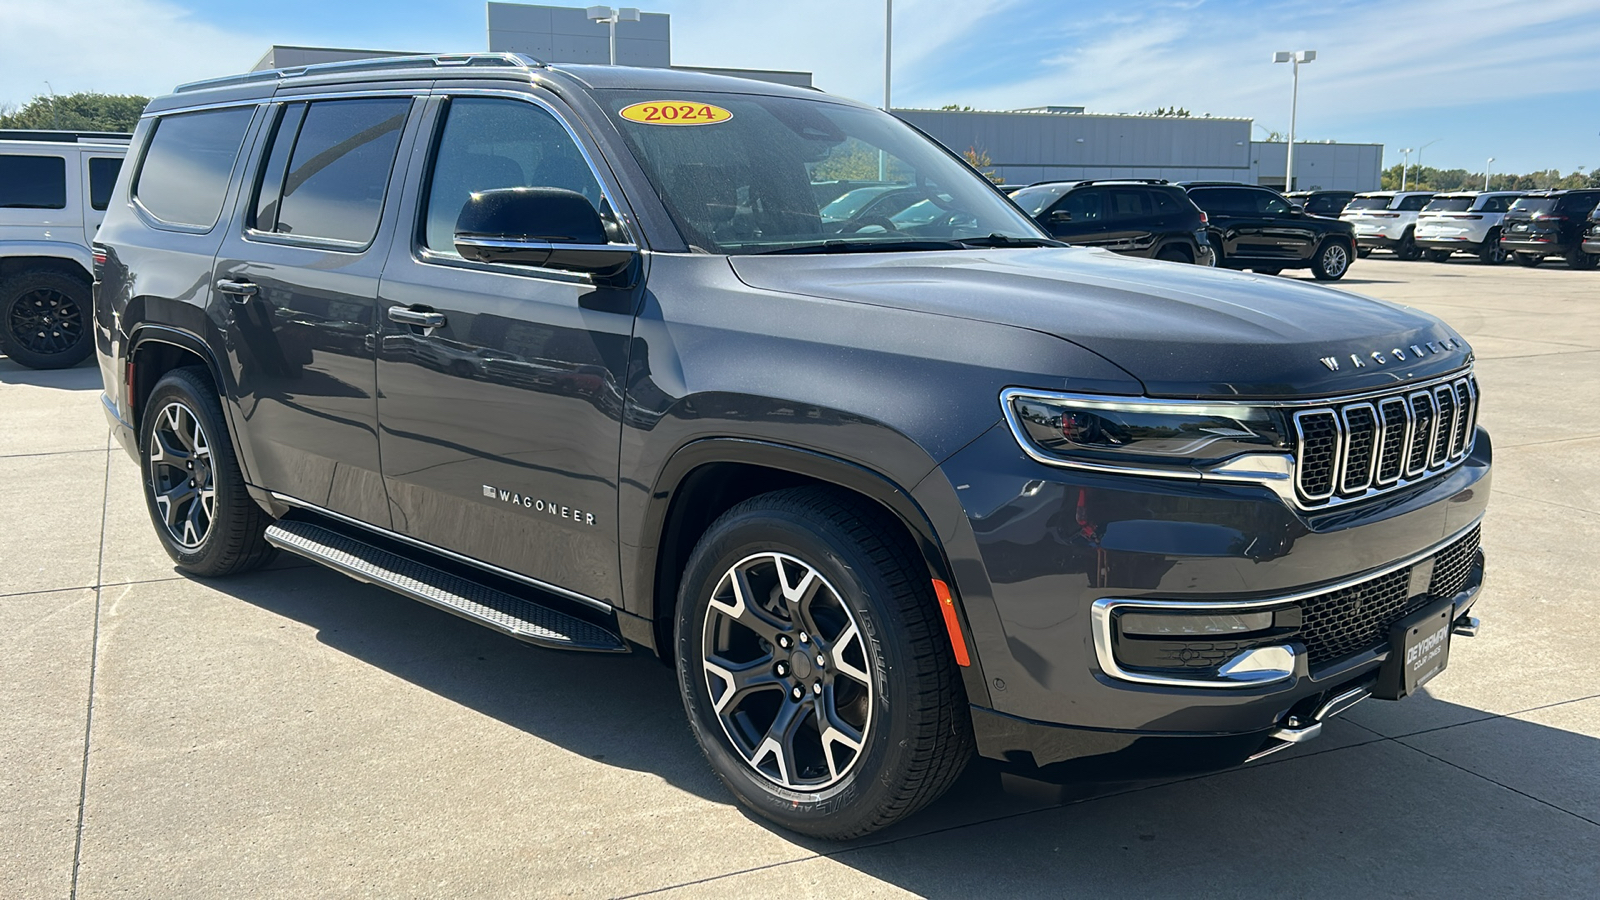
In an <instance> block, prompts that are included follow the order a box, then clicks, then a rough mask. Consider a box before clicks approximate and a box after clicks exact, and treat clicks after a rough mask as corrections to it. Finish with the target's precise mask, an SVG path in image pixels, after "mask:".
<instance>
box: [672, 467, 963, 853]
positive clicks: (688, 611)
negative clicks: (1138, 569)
mask: <svg viewBox="0 0 1600 900" xmlns="http://www.w3.org/2000/svg"><path fill="white" fill-rule="evenodd" d="M736 573H739V574H742V576H743V578H744V581H743V582H742V583H743V584H745V585H747V586H748V587H747V588H746V592H747V593H748V594H749V596H750V598H760V597H767V598H768V600H767V601H762V603H761V605H756V604H753V603H749V602H745V598H744V594H742V593H741V594H735V593H734V588H733V584H734V576H735V574H736ZM780 573H781V574H780ZM808 584H814V585H815V587H814V589H812V590H807V591H804V594H803V596H805V597H807V598H809V599H805V600H792V599H791V598H792V597H793V596H795V595H799V594H801V591H802V590H803V589H804V588H805V586H806V585H808ZM796 586H798V587H796ZM769 602H770V603H772V604H774V605H772V606H768V605H766V604H767V603H769ZM801 603H804V607H803V608H804V609H805V610H806V612H804V613H802V612H801V609H802V607H801V606H800V604H801ZM676 627H677V650H678V683H679V688H680V690H681V692H682V694H683V704H684V710H685V712H686V713H687V714H688V718H689V724H690V727H691V728H692V730H693V731H694V735H695V738H696V739H697V740H699V742H700V747H701V749H702V750H703V751H704V752H705V755H706V759H707V760H708V761H709V762H710V763H711V767H712V769H713V770H715V771H716V773H717V775H718V777H720V778H721V779H722V782H723V784H725V785H727V787H728V789H729V790H730V791H732V792H733V794H734V796H735V797H737V798H738V800H739V802H740V803H741V804H743V805H744V806H745V808H747V809H749V810H750V811H751V812H754V813H755V814H757V815H760V816H762V817H763V818H766V819H768V820H770V821H772V822H774V823H776V824H778V825H781V826H783V827H784V828H787V829H790V830H792V831H796V832H800V833H802V834H806V835H811V836H813V837H819V838H826V839H830V840H844V839H848V838H854V837H860V836H861V835H864V834H868V833H870V832H872V831H876V830H878V829H880V828H883V827H885V826H887V825H890V824H892V823H894V822H897V821H899V820H900V819H903V818H905V817H906V816H908V815H910V814H911V813H913V812H915V811H917V810H918V809H921V808H922V807H923V806H926V805H927V804H928V803H930V802H932V801H933V800H934V799H935V798H937V797H939V796H940V795H941V794H943V793H944V792H945V791H946V790H947V789H948V788H949V787H950V785H951V784H952V783H954V782H955V780H956V777H957V776H959V775H960V774H961V771H962V769H963V768H965V766H966V764H967V761H968V759H969V758H970V757H971V756H972V748H973V738H972V722H971V719H970V717H969V714H968V711H967V699H966V693H965V691H964V689H963V687H962V684H961V677H960V673H959V672H958V670H957V668H956V665H955V660H954V659H953V658H952V653H951V650H950V644H949V638H948V637H947V636H946V631H945V629H944V625H943V619H942V617H941V615H940V613H939V611H938V604H937V601H936V600H935V599H934V595H933V591H932V585H931V584H930V582H929V579H928V576H927V566H926V565H924V564H923V562H922V559H921V557H920V556H919V555H918V554H917V553H916V551H915V549H914V547H913V546H912V544H911V542H910V540H909V538H907V537H906V536H905V535H904V532H903V531H902V530H901V529H900V527H899V524H898V523H897V522H894V521H893V520H891V519H889V518H888V517H887V515H886V514H884V513H883V512H882V511H881V510H880V509H878V508H877V507H876V506H875V505H874V504H872V503H871V502H870V501H866V500H863V499H861V498H859V497H856V496H855V495H852V494H848V493H845V492H842V491H836V490H834V489H829V488H796V489H791V490H784V491H778V492H775V493H771V494H764V495H762V496H759V497H755V498H753V499H751V500H747V501H745V502H743V503H741V504H739V505H738V506H735V507H734V508H733V509H731V510H729V511H728V512H726V513H724V514H723V515H722V517H721V518H719V519H717V521H716V522H715V523H713V524H712V526H711V527H710V528H709V529H708V530H707V531H706V533H705V535H704V536H703V537H702V538H701V539H700V543H699V544H698V546H696V547H695V550H694V554H693V555H692V556H691V557H690V559H689V563H688V566H687V569H686V570H685V573H684V577H683V582H682V585H681V587H680V589H679V593H678V608H677V623H676ZM813 630H814V631H815V632H819V633H818V634H816V635H813V634H812V633H811V631H813ZM761 635H764V637H763V636H761ZM785 645H787V646H785ZM806 648H810V649H809V650H806ZM819 650H820V652H818V651H819ZM797 651H804V652H797ZM786 653H787V654H788V655H787V656H785V654H786ZM819 659H820V660H821V662H820V663H819V662H817V660H819ZM736 676H738V677H740V678H741V679H747V680H744V682H743V685H744V686H742V687H740V688H738V689H735V688H734V685H735V684H736V683H737V682H736V681H735V677H736ZM807 685H810V686H809V687H807ZM819 710H821V711H822V714H821V715H819ZM823 717H826V718H827V719H828V720H829V722H830V725H829V728H828V730H827V731H826V732H824V731H823V729H822V728H821V727H820V726H819V725H818V722H819V721H820V720H821V718H823ZM785 721H787V722H792V723H794V724H793V725H792V726H791V727H788V728H781V730H780V732H779V733H781V734H784V735H786V737H785V741H784V742H783V743H778V742H777V741H775V740H773V729H774V728H780V726H782V723H783V722H785ZM825 734H827V735H829V736H827V737H825V736H824V735H825ZM852 743H854V744H855V746H852Z"/></svg>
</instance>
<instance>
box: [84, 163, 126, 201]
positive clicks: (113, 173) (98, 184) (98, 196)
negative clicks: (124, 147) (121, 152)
mask: <svg viewBox="0 0 1600 900" xmlns="http://www.w3.org/2000/svg"><path fill="white" fill-rule="evenodd" d="M120 171H122V160H121V159H120V158H118V157H114V156H95V157H91V158H90V159H89V205H90V206H92V207H94V208H95V209H105V208H106V207H108V206H110V205H111V189H112V188H113V187H116V184H117V173H118V172H120Z"/></svg>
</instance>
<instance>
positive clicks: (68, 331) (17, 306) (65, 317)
mask: <svg viewBox="0 0 1600 900" xmlns="http://www.w3.org/2000/svg"><path fill="white" fill-rule="evenodd" d="M10 318H11V321H9V322H7V323H6V327H7V328H8V329H9V330H10V331H11V339H12V340H14V341H16V342H17V345H18V346H20V347H22V348H24V349H26V350H31V351H32V352H34V353H39V354H46V355H48V354H52V353H64V352H66V351H68V350H71V349H72V348H73V347H75V346H77V344H78V342H79V341H81V340H83V311H82V310H81V309H79V308H78V304H77V303H75V302H73V300H72V298H71V297H68V296H67V295H66V294H63V293H62V292H60V291H57V290H54V289H52V288H38V289H36V290H32V291H29V292H28V293H26V294H23V295H22V296H21V297H18V298H17V301H16V302H15V303H13V304H12V305H11V317H10Z"/></svg>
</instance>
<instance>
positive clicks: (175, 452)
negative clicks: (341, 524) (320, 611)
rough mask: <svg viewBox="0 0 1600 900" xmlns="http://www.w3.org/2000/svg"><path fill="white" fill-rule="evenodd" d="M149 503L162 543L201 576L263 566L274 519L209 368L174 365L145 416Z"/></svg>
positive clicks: (142, 438) (142, 446)
mask: <svg viewBox="0 0 1600 900" xmlns="http://www.w3.org/2000/svg"><path fill="white" fill-rule="evenodd" d="M139 453H140V460H141V462H142V464H143V469H144V495H145V505H146V507H147V508H148V509H149V511H150V520H151V522H152V524H154V525H155V529H156V536H157V537H158V538H160V540H161V546H162V548H163V549H165V550H166V551H167V555H168V556H170V557H172V561H173V562H174V563H176V564H177V566H178V568H179V569H182V570H183V571H185V572H188V573H190V574H193V575H202V576H218V575H232V574H235V573H238V572H245V571H249V570H250V569H254V568H256V567H258V566H261V565H263V564H264V563H266V562H267V561H268V560H270V559H271V558H272V556H273V554H274V552H275V551H274V550H273V548H272V545H271V544H268V543H267V542H266V538H265V534H266V530H267V526H268V525H270V524H271V523H272V519H271V518H270V517H269V516H268V515H267V513H266V511H265V510H263V509H262V508H261V507H260V506H258V505H257V504H256V502H255V500H254V499H252V498H251V497H250V494H249V492H248V491H247V490H246V488H245V485H244V476H243V475H242V474H241V473H240V471H239V463H238V460H237V459H236V458H235V457H234V453H233V443H232V440H231V438H230V437H229V435H228V427H227V421H226V420H225V419H224V418H223V414H222V403H221V401H220V400H218V399H217V394H216V389H215V388H214V387H213V386H212V384H211V379H210V378H209V377H207V375H206V374H205V373H204V370H201V369H174V370H172V371H170V372H168V373H167V374H166V375H164V376H162V377H161V380H160V381H157V382H156V385H155V387H154V388H153V389H152V390H151V391H150V398H149V400H147V401H146V402H145V404H144V409H143V411H142V413H141V414H140V416H139Z"/></svg>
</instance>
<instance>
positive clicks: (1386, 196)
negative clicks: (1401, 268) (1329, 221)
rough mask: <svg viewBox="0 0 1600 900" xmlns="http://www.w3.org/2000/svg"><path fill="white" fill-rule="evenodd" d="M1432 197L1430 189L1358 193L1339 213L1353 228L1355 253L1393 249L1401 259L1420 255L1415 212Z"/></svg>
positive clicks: (1361, 254) (1364, 254)
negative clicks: (1354, 232)
mask: <svg viewBox="0 0 1600 900" xmlns="http://www.w3.org/2000/svg"><path fill="white" fill-rule="evenodd" d="M1432 198H1433V192H1432V191H1371V192H1369V193H1365V194H1357V195H1356V198H1355V199H1354V200H1351V201H1350V203H1349V205H1347V206H1346V207H1345V208H1344V212H1342V213H1340V214H1339V218H1341V219H1343V220H1345V221H1346V222H1349V223H1350V224H1351V225H1353V226H1355V229H1356V255H1357V256H1362V257H1365V256H1366V255H1367V254H1369V253H1371V252H1372V251H1373V250H1393V251H1394V255H1395V256H1398V257H1400V258H1401V259H1416V258H1417V257H1419V256H1421V255H1422V251H1421V250H1419V249H1418V248H1417V242H1416V227H1417V214H1418V213H1419V212H1421V211H1422V208H1423V207H1424V206H1427V205H1428V201H1429V200H1431V199H1432Z"/></svg>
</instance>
